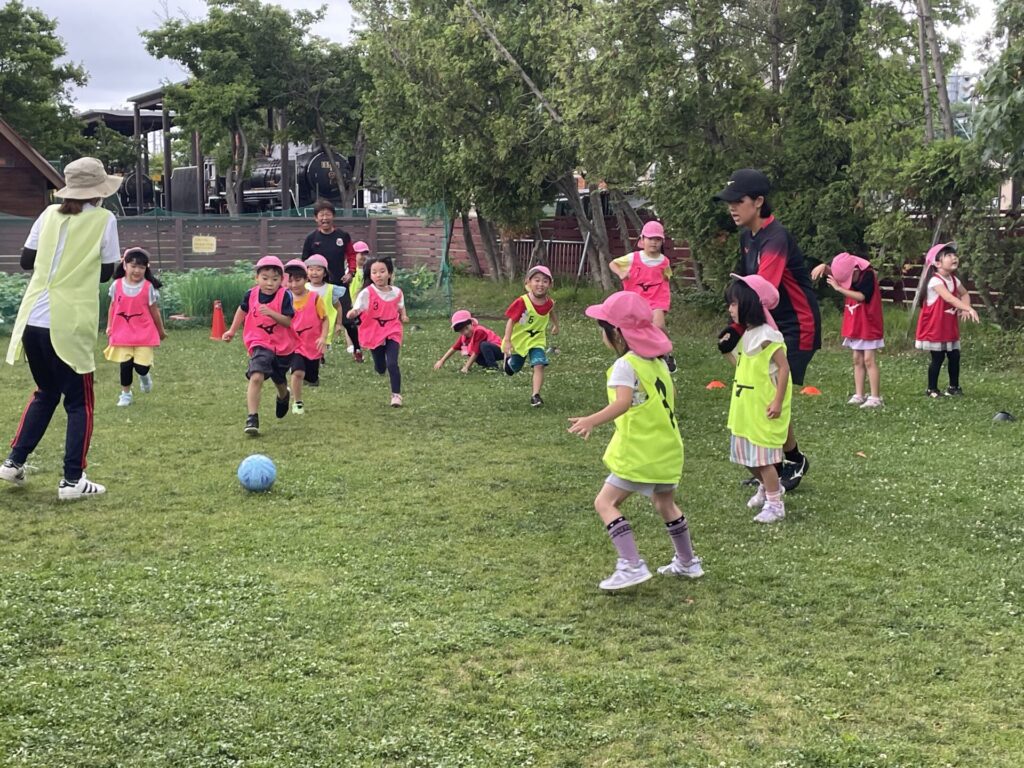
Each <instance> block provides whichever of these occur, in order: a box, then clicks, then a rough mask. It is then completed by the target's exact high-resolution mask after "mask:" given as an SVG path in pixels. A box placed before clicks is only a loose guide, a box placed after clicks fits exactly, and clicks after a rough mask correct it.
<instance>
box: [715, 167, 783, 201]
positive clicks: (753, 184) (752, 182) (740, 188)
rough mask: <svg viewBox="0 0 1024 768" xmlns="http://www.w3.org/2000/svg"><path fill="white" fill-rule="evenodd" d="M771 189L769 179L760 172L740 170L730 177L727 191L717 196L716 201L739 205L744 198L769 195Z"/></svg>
mask: <svg viewBox="0 0 1024 768" xmlns="http://www.w3.org/2000/svg"><path fill="white" fill-rule="evenodd" d="M771 188H772V185H771V182H770V181H768V177H767V176H765V175H764V174H763V173H761V172H760V171H757V170H754V169H753V168H740V169H739V170H738V171H736V172H735V173H733V175H732V176H730V177H729V181H728V182H726V184H725V189H723V190H722V191H721V192H719V193H718V194H717V195H715V200H724V201H725V202H727V203H737V202H739V201H740V200H742V199H743V198H744V197H758V196H760V195H767V194H768V192H769V191H770V190H771Z"/></svg>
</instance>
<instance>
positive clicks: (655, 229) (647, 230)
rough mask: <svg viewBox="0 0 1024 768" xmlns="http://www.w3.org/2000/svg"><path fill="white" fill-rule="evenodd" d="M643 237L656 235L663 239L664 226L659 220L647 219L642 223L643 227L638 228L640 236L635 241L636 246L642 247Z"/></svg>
mask: <svg viewBox="0 0 1024 768" xmlns="http://www.w3.org/2000/svg"><path fill="white" fill-rule="evenodd" d="M645 237H657V238H660V239H662V240H664V239H665V227H663V226H662V225H661V222H660V221H648V222H647V223H646V224H644V228H643V229H642V230H640V238H639V239H638V240H637V241H636V247H637V248H642V247H643V245H644V238H645Z"/></svg>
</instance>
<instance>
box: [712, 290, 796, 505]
mask: <svg viewBox="0 0 1024 768" xmlns="http://www.w3.org/2000/svg"><path fill="white" fill-rule="evenodd" d="M731 277H733V278H735V279H734V280H733V282H732V283H731V284H730V285H729V287H728V289H727V290H726V292H725V300H726V302H727V303H728V304H729V315H730V317H731V318H732V321H733V323H736V324H737V325H739V326H741V327H742V329H743V335H742V339H737V338H736V337H735V335H734V334H729V333H724V334H723V335H722V336H721V338H720V339H719V342H718V348H719V350H720V351H721V352H722V353H723V354H724V355H725V356H726V357H727V358H729V360H731V361H732V362H733V363H734V364H735V365H736V380H735V382H734V385H733V391H732V400H731V402H730V404H729V431H730V432H731V433H732V436H731V437H730V439H729V458H730V459H731V460H732V462H733V463H734V464H741V465H743V466H745V467H747V468H748V469H749V470H750V473H751V474H752V475H753V476H754V477H755V478H756V479H757V481H758V482H757V492H756V493H755V494H754V495H753V496H751V497H750V500H749V501H748V502H747V506H748V507H750V508H751V509H756V508H758V507H762V509H761V511H760V512H758V513H757V515H756V516H755V517H754V522H757V523H774V522H776V521H777V520H781V519H782V518H784V517H785V516H786V506H785V504H784V503H783V501H782V494H783V493H784V490H783V488H782V486H781V485H780V484H779V473H778V470H777V469H776V467H775V465H776V464H778V463H779V462H781V461H782V445H783V443H785V442H786V434H787V433H788V432H789V417H790V397H791V395H792V386H791V385H790V379H789V362H788V360H787V359H786V344H785V342H784V340H783V338H782V334H781V333H780V332H779V329H778V327H777V326H776V325H775V320H774V319H773V318H772V315H771V312H770V311H769V310H771V309H772V308H773V307H775V306H776V305H777V304H778V303H779V292H778V290H777V289H776V288H775V286H773V285H772V284H771V283H769V282H768V281H767V280H766V279H765V278H763V277H761V276H760V275H747V276H746V277H740V276H739V275H736V274H733V275H731ZM737 347H739V349H738V350H737V351H736V353H735V354H734V353H733V350H735V349H736V348H737Z"/></svg>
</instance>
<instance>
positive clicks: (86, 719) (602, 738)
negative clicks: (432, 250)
mask: <svg viewBox="0 0 1024 768" xmlns="http://www.w3.org/2000/svg"><path fill="white" fill-rule="evenodd" d="M456 290H457V294H456V295H457V297H458V303H459V304H460V305H467V306H470V307H471V308H472V309H474V310H475V311H477V312H479V313H480V314H482V315H484V316H489V317H494V318H497V317H499V316H500V315H501V313H502V311H503V309H504V307H505V306H506V305H507V303H508V301H510V300H511V298H512V297H513V296H514V295H515V290H512V291H510V290H508V289H507V288H500V287H499V288H495V287H493V286H489V285H486V284H482V283H472V282H469V281H460V282H459V283H458V284H457V286H456ZM572 294H573V292H572V289H571V288H569V289H565V288H563V289H562V290H561V292H560V295H559V298H560V299H561V305H560V308H561V317H562V324H563V333H562V335H561V336H560V337H558V338H557V341H556V343H557V345H558V346H559V347H560V350H561V352H560V354H559V355H557V357H555V358H554V364H553V365H552V366H551V368H550V370H549V378H548V381H547V383H546V385H545V391H544V394H545V401H546V405H545V407H544V408H543V409H530V408H529V406H528V399H529V381H528V376H527V375H524V374H520V375H519V376H517V377H515V378H513V379H506V378H505V377H502V376H487V375H485V374H483V373H482V372H480V371H475V372H474V373H473V374H472V375H469V376H463V375H461V374H459V373H458V372H457V366H458V364H457V362H456V361H452V362H450V363H449V366H448V368H447V369H446V370H443V371H441V372H436V373H435V372H433V371H432V370H431V364H432V363H433V361H434V360H436V359H437V358H438V357H439V356H440V355H441V354H442V353H443V351H444V350H445V348H446V345H447V344H449V343H450V342H451V341H452V335H451V332H450V330H449V329H448V328H447V326H446V323H444V322H443V321H441V320H419V319H417V318H416V317H415V316H414V317H413V322H414V323H417V324H419V325H420V326H421V327H420V329H419V330H410V331H409V332H408V333H407V335H406V344H405V346H404V348H403V352H402V368H403V374H404V378H405V383H406V385H405V388H404V389H405V398H406V407H405V408H403V409H401V410H392V409H390V408H388V407H387V406H386V403H387V395H388V387H387V385H386V382H385V380H384V379H382V378H380V377H377V376H375V375H374V374H373V372H372V369H371V367H370V366H369V365H364V366H361V367H360V366H356V365H354V364H352V363H351V362H349V361H348V360H346V359H344V358H345V356H344V355H340V356H339V355H337V354H336V355H335V356H334V359H333V361H332V364H331V365H329V366H328V367H327V368H326V369H325V370H324V373H323V380H324V383H323V385H322V386H321V387H320V388H319V389H317V390H312V391H309V392H308V395H307V396H306V398H305V400H306V404H307V411H308V413H307V415H306V416H305V417H304V418H296V417H294V416H288V417H287V418H286V419H284V420H283V421H280V422H278V421H276V420H275V419H274V417H273V398H272V396H271V390H270V388H269V387H268V388H267V389H266V391H265V397H264V403H263V409H262V421H263V426H264V430H263V435H262V436H261V437H260V438H258V439H255V440H253V439H248V438H245V437H244V436H243V435H242V425H243V420H244V415H245V408H244V386H245V384H244V378H243V371H244V365H245V357H244V351H243V349H242V346H241V345H240V344H239V343H238V342H237V341H236V342H234V343H233V344H232V345H230V346H229V345H225V344H223V343H215V342H212V341H209V340H208V339H207V336H208V332H207V331H204V330H196V329H193V330H178V331H173V330H172V332H171V336H170V338H169V339H168V341H167V342H166V343H165V346H164V347H163V348H162V349H161V350H160V351H159V352H158V355H157V365H156V367H155V369H154V381H155V388H154V391H153V392H152V393H151V394H149V395H141V394H140V393H138V392H136V399H135V404H134V405H133V406H131V407H130V408H123V409H118V408H116V407H114V402H115V401H116V397H117V390H118V384H117V372H116V367H115V366H113V365H112V364H108V363H105V362H104V361H102V360H100V361H99V365H100V368H99V370H98V372H97V385H96V389H97V393H98V401H97V413H96V432H95V436H94V444H93V447H92V450H91V451H90V462H91V463H90V467H89V473H90V476H91V477H93V478H94V479H96V480H98V481H100V482H103V483H106V484H107V485H108V487H109V491H108V494H107V495H106V496H105V497H102V498H99V499H94V500H89V501H87V502H80V503H77V504H71V505H64V506H58V504H57V502H56V484H57V480H58V478H59V468H60V463H61V453H62V450H63V426H64V421H63V417H62V416H61V415H60V414H58V415H57V416H56V417H55V419H54V423H53V425H52V427H51V429H50V431H49V433H48V434H47V436H46V438H45V439H44V441H43V443H42V444H41V445H40V447H39V450H38V451H37V452H36V454H35V455H34V457H33V460H32V463H33V464H35V465H37V466H38V471H37V472H35V473H34V474H33V475H32V476H31V477H30V483H29V484H28V485H27V486H26V487H25V488H23V489H20V490H18V489H8V488H0V510H2V511H0V530H2V534H0V764H3V765H5V766H114V765H132V766H190V767H191V766H267V767H270V766H274V767H275V768H276V767H278V766H408V767H409V768H412V767H414V766H416V767H419V766H438V767H440V766H446V767H447V766H606V765H607V766H612V765H614V766H635V767H644V768H647V767H648V766H651V767H655V768H658V767H662V766H664V767H665V768H668V767H669V766H716V767H717V766H744V767H745V766H774V767H776V768H779V767H782V766H821V767H822V768H826V767H828V768H831V767H833V766H835V767H840V768H841V767H849V768H853V767H854V766H857V767H876V768H882V767H883V766H884V767H886V768H895V767H896V766H946V765H949V766H1007V767H1009V766H1015V767H1016V766H1019V765H1021V763H1022V761H1024V730H1022V719H1021V712H1022V711H1024V696H1022V694H1021V688H1022V684H1024V650H1022V649H1024V629H1022V627H1021V615H1020V614H1021V608H1022V593H1024V567H1022V563H1021V555H1020V552H1021V545H1022V538H1024V524H1022V518H1021V510H1022V509H1024V482H1022V479H1021V475H1022V473H1021V469H1020V456H1021V455H1022V449H1024V437H1022V432H1021V424H1022V423H1024V422H1022V421H1018V422H1016V423H1012V424H1000V423H993V422H992V421H991V418H992V415H993V414H994V413H995V412H996V411H997V410H1001V409H1008V410H1010V411H1012V412H1014V413H1015V414H1016V415H1017V416H1018V417H1024V402H1022V394H1021V392H1022V389H1021V368H1020V367H1019V364H1018V361H1019V355H1017V356H1013V357H1010V356H1009V355H1008V354H1007V351H1008V350H1012V349H1016V347H1015V346H1014V345H1016V344H1017V343H1018V342H1017V340H1015V339H1013V338H1009V339H1008V338H1007V337H1005V336H1001V335H999V334H996V333H994V332H993V331H991V330H990V329H985V328H974V327H972V328H970V329H968V330H967V335H966V338H965V342H964V372H963V377H962V378H963V386H964V388H965V390H966V391H967V397H966V398H964V399H962V400H943V401H937V402H936V401H930V400H927V399H926V398H924V397H923V395H922V392H923V390H924V385H925V381H924V375H925V366H926V363H925V359H924V357H923V356H922V355H920V354H914V353H910V352H899V351H897V352H891V353H886V354H884V355H883V356H882V376H883V393H884V395H885V397H886V402H887V405H886V407H885V409H883V410H881V411H878V412H870V413H869V412H860V411H858V410H857V409H848V408H847V407H846V406H845V405H844V403H845V401H846V398H847V397H848V394H849V391H850V389H851V386H852V376H851V373H850V362H849V357H848V353H847V352H845V351H843V350H840V349H839V348H838V346H837V340H836V336H837V333H836V329H837V326H836V323H837V318H836V316H835V315H834V314H832V313H829V315H828V323H827V325H828V333H827V334H826V337H827V339H828V346H827V348H826V349H825V350H823V351H822V352H821V353H819V355H818V356H817V357H816V358H815V360H814V362H813V364H812V368H811V377H810V379H809V381H808V383H813V384H815V385H816V386H818V387H819V388H821V389H822V391H823V392H824V394H823V395H822V396H821V397H814V398H812V397H805V396H799V395H797V396H795V400H796V401H795V404H794V413H795V415H796V424H797V427H798V434H799V436H800V441H801V446H802V447H803V448H804V449H805V450H806V451H807V452H808V453H809V454H810V456H811V459H812V462H813V466H812V469H811V473H810V475H809V477H808V479H807V481H806V482H805V483H804V485H802V486H801V488H800V489H799V491H798V492H796V493H794V494H792V495H790V496H788V497H787V500H786V501H787V517H786V520H785V521H784V522H783V523H781V524H779V525H776V526H773V527H770V528H764V527H759V526H757V525H755V524H753V523H752V522H751V521H750V517H751V515H750V513H749V511H748V510H747V509H746V507H745V505H744V502H745V500H746V498H747V495H748V492H747V491H746V489H744V488H741V487H740V485H739V481H740V480H741V479H742V477H743V475H742V472H741V471H740V470H739V469H738V468H737V467H735V466H733V465H730V463H729V461H728V435H727V432H726V429H725V420H726V412H727V408H728V396H727V391H726V390H717V391H708V390H706V389H705V384H707V382H708V381H709V380H711V379H712V378H717V379H722V380H726V381H727V380H728V379H729V376H730V370H729V369H728V367H727V366H726V365H725V364H724V363H723V362H722V360H721V359H720V358H719V356H718V354H717V352H716V351H715V349H714V346H713V342H712V341H711V339H712V338H713V335H714V331H715V330H717V328H718V327H719V326H720V325H721V322H722V321H721V320H720V319H718V318H715V319H712V318H708V317H702V316H698V315H695V314H692V313H690V312H688V311H686V310H685V309H682V308H680V310H679V311H677V312H676V313H674V314H673V316H672V317H671V322H672V330H673V335H674V337H675V339H676V342H677V350H678V352H677V359H678V360H679V363H680V372H679V374H677V411H678V413H679V414H680V417H681V424H682V429H683V435H684V439H685V442H686V455H687V460H686V467H685V469H684V476H683V484H682V486H681V489H680V492H679V494H678V499H679V501H680V505H681V506H682V507H683V509H684V511H685V512H686V513H687V516H688V517H689V518H690V525H691V530H692V532H693V536H694V541H695V544H696V548H697V551H698V552H699V554H700V555H702V557H703V558H704V560H705V567H706V570H707V575H706V576H705V578H703V579H701V580H700V581H697V582H688V581H687V582H681V581H674V580H667V579H664V578H656V579H654V580H652V581H651V582H648V583H647V584H645V585H642V586H640V587H638V588H637V589H635V590H632V591H631V592H629V593H628V594H616V595H607V594H604V593H602V592H600V590H598V589H597V587H596V584H597V582H598V581H599V580H600V579H601V578H603V577H604V576H606V575H607V574H608V573H609V572H610V569H611V567H612V565H613V562H614V554H613V549H612V547H611V544H610V543H609V541H608V539H607V536H606V535H605V534H604V532H603V530H602V527H601V525H600V523H599V521H598V519H597V516H596V514H595V513H594V512H593V509H592V506H591V505H592V501H593V497H594V495H595V494H596V492H597V491H598V489H599V487H600V485H601V481H602V479H603V477H604V470H603V468H602V466H601V461H600V458H601V453H602V451H603V449H604V446H605V444H606V443H607V440H608V438H609V436H610V429H609V428H607V427H606V428H603V429H601V430H598V432H597V433H595V435H594V437H593V438H592V439H591V440H590V441H588V442H583V441H581V440H579V439H578V438H575V437H573V436H571V435H568V434H567V433H566V431H565V427H566V419H567V417H569V416H573V415H580V414H585V413H589V412H591V411H593V410H595V409H597V408H598V407H600V406H601V405H602V404H603V403H604V402H605V393H604V386H603V382H604V370H605V368H606V367H607V366H608V365H610V364H611V362H612V360H611V358H610V357H609V356H608V353H607V351H606V350H605V349H604V348H603V347H602V346H601V344H600V340H599V336H598V333H597V329H596V327H595V325H594V323H592V322H591V321H587V320H586V319H585V318H583V317H582V311H581V310H582V307H583V305H582V303H580V304H576V305H572V304H571V298H572ZM578 298H579V299H580V300H581V301H585V300H590V299H592V298H594V294H593V292H592V291H591V290H590V289H581V290H580V292H579V297H578ZM893 321H894V323H893V324H895V319H894V318H893ZM487 322H489V323H490V324H491V325H492V327H495V329H496V330H498V332H499V333H500V332H501V328H500V321H498V320H493V321H491V320H488V321H487ZM892 346H893V347H896V348H901V345H900V344H898V343H895V340H894V343H893V344H892ZM1008 358H1009V359H1008ZM30 389H31V381H30V378H29V374H28V371H27V368H26V367H24V366H20V367H18V368H10V367H9V366H5V367H4V368H3V371H2V373H0V395H2V402H3V403H4V409H3V414H2V418H3V424H5V425H6V426H4V427H3V429H4V430H5V434H4V435H2V436H3V437H6V436H7V434H10V433H13V430H14V428H15V426H16V423H17V419H18V416H19V412H20V408H21V404H22V403H23V402H24V399H25V397H26V396H27V394H28V392H29V391H30ZM257 451H258V452H262V453H266V454H268V455H270V456H271V457H273V458H274V460H275V461H276V462H277V465H278V470H279V478H278V482H277V484H276V485H275V487H274V489H273V491H272V492H270V493H269V494H266V495H263V496H251V495H247V494H245V493H244V492H243V491H242V490H241V489H240V487H239V486H238V483H237V481H236V479H235V477H234V471H235V468H236V467H237V465H238V462H239V461H240V460H241V459H242V458H243V457H244V456H246V455H247V454H249V453H250V452H257ZM858 452H860V453H863V454H864V455H865V457H864V458H862V457H860V456H858V455H857V454H858ZM628 514H629V516H630V518H631V521H632V522H633V525H634V528H635V529H636V531H637V538H638V542H639V544H640V548H641V552H642V553H643V554H644V555H645V556H646V557H647V558H648V560H649V561H651V563H652V565H660V564H662V563H663V562H667V560H668V559H669V557H670V554H671V547H670V544H669V542H668V538H667V537H666V536H665V534H664V532H663V526H662V524H661V523H660V522H659V521H658V519H657V516H656V515H655V514H654V513H653V512H652V510H650V508H649V506H648V505H647V504H646V503H644V502H643V501H640V500H637V501H631V502H630V503H629V506H628Z"/></svg>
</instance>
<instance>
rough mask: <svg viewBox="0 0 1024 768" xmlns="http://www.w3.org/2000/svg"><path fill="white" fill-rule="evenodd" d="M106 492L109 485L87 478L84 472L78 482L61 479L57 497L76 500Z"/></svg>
mask: <svg viewBox="0 0 1024 768" xmlns="http://www.w3.org/2000/svg"><path fill="white" fill-rule="evenodd" d="M106 492H107V487H106V486H105V485H100V484H99V483H94V482H92V481H91V480H86V479H85V475H84V474H83V475H82V477H81V478H80V479H79V481H78V482H77V483H69V482H68V481H67V480H61V481H60V485H58V486H57V498H58V499H60V500H61V501H75V500H76V499H85V498H88V497H89V496H99V495H100V494H102V493H106Z"/></svg>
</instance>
